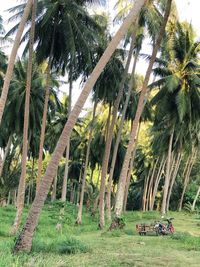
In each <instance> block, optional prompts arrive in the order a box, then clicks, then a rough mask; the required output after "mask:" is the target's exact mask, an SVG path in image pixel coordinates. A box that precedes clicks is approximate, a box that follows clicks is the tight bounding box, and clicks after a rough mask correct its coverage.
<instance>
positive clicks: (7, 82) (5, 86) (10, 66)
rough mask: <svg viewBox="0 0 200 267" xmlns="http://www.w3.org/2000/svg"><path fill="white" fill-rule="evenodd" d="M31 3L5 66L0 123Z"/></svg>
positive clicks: (0, 103) (28, 3)
mask: <svg viewBox="0 0 200 267" xmlns="http://www.w3.org/2000/svg"><path fill="white" fill-rule="evenodd" d="M32 5H33V0H28V1H27V3H26V7H25V9H24V13H23V15H22V18H21V21H20V24H19V27H18V31H17V34H16V37H15V41H14V45H13V48H12V51H11V54H10V58H9V62H8V67H7V71H6V75H5V79H4V84H3V88H2V93H1V98H0V124H1V120H2V116H3V112H4V107H5V104H6V100H7V95H8V90H9V86H10V81H11V79H12V74H13V69H14V64H15V59H16V55H17V51H18V48H19V45H20V41H21V37H22V34H23V31H24V27H25V24H26V21H27V19H28V16H29V13H30V11H31V7H32Z"/></svg>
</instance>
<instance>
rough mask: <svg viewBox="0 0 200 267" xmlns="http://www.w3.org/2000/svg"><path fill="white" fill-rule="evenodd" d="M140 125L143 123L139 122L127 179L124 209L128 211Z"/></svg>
mask: <svg viewBox="0 0 200 267" xmlns="http://www.w3.org/2000/svg"><path fill="white" fill-rule="evenodd" d="M140 125H141V124H139V127H138V132H137V137H136V141H135V145H134V149H133V153H132V157H131V160H130V166H129V171H128V176H127V181H126V188H125V196H124V211H126V206H127V200H128V190H129V186H130V181H131V173H132V169H133V162H134V159H135V153H136V148H137V143H138V137H139V133H140Z"/></svg>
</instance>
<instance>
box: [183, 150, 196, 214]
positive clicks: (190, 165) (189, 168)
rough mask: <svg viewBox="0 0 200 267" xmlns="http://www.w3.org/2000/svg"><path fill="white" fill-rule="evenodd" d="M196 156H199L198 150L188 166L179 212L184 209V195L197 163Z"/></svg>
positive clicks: (193, 154)
mask: <svg viewBox="0 0 200 267" xmlns="http://www.w3.org/2000/svg"><path fill="white" fill-rule="evenodd" d="M196 156H197V149H195V150H194V152H193V153H192V155H191V159H190V161H189V164H188V168H187V172H186V175H185V179H184V186H183V191H182V194H181V199H180V203H179V211H181V210H182V207H183V198H184V195H185V192H186V189H187V186H188V183H189V180H190V174H191V171H192V168H193V165H194V163H195V160H196Z"/></svg>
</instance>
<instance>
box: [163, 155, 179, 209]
mask: <svg viewBox="0 0 200 267" xmlns="http://www.w3.org/2000/svg"><path fill="white" fill-rule="evenodd" d="M181 159H182V155H181V152H179V153H178V155H177V159H176V163H175V168H174V172H173V175H172V177H171V182H170V185H169V192H168V195H167V208H166V210H167V212H168V211H169V202H170V198H171V194H172V188H173V185H174V182H175V180H176V176H177V173H178V170H179V167H180V164H181Z"/></svg>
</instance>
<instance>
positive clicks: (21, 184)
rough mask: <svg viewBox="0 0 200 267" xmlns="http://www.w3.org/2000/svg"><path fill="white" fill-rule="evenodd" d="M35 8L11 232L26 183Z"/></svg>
mask: <svg viewBox="0 0 200 267" xmlns="http://www.w3.org/2000/svg"><path fill="white" fill-rule="evenodd" d="M36 10H37V1H36V0H35V1H34V2H33V10H32V21H31V30H30V40H29V59H28V68H27V79H26V98H25V110H24V129H23V148H22V162H21V165H22V168H21V176H20V180H19V186H18V194H17V212H16V217H15V221H14V224H13V226H12V230H11V231H12V233H13V234H16V232H17V231H18V229H19V226H20V223H21V217H22V212H23V208H24V198H25V183H26V158H27V153H28V127H29V109H30V91H31V80H32V65H33V45H34V36H35V18H36Z"/></svg>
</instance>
